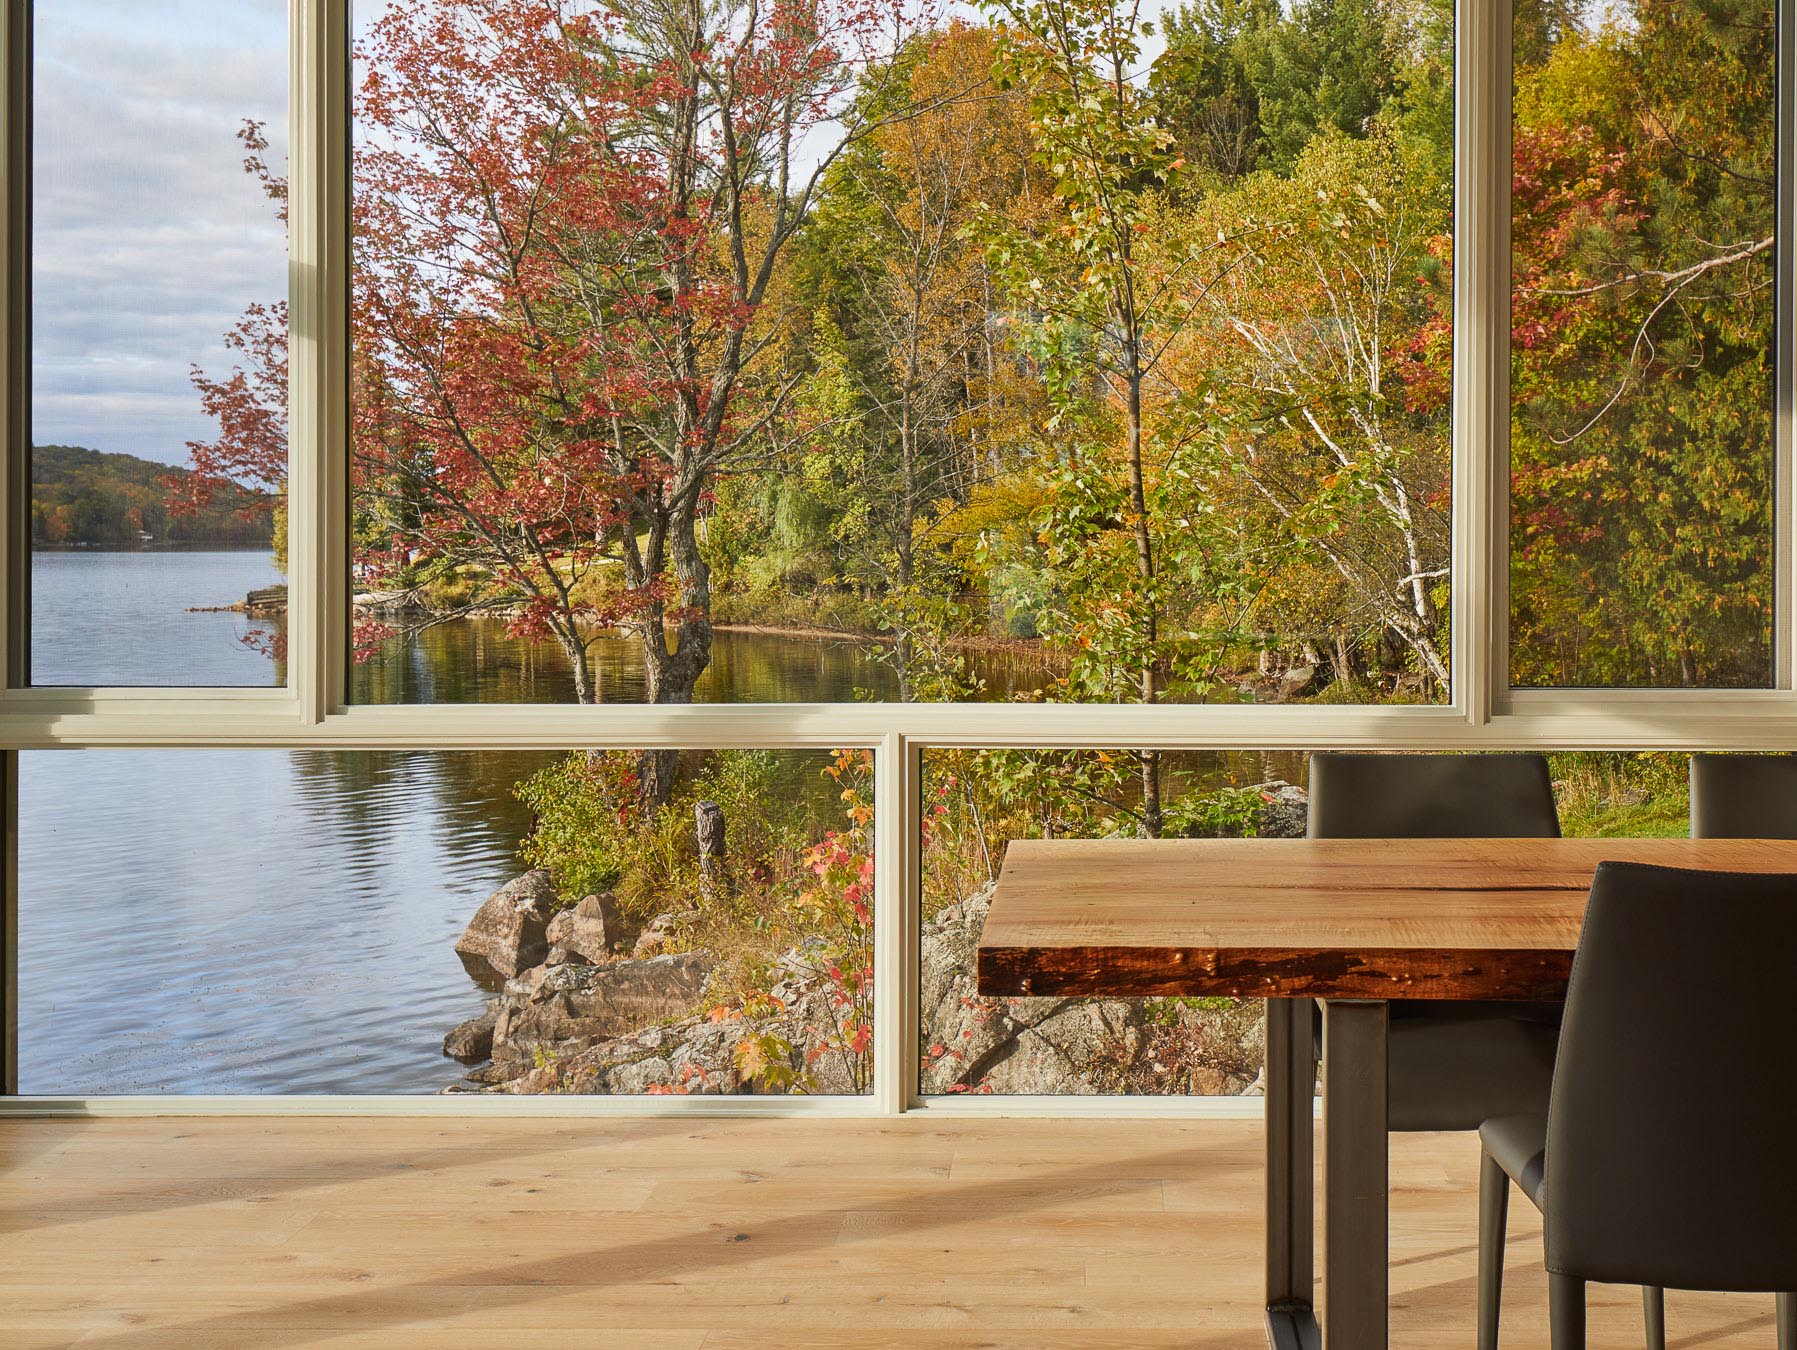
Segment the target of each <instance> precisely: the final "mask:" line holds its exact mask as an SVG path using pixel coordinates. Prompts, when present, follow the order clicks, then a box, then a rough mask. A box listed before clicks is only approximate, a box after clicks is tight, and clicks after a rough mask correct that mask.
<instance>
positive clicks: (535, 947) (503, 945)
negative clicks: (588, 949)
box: [455, 870, 555, 989]
mask: <svg viewBox="0 0 1797 1350" xmlns="http://www.w3.org/2000/svg"><path fill="white" fill-rule="evenodd" d="M554 908H555V885H554V883H553V882H552V881H550V879H549V873H547V872H544V871H541V870H538V871H532V872H526V873H525V874H524V875H523V876H521V877H518V878H516V879H515V880H513V881H510V882H507V883H506V884H505V885H504V886H502V887H500V888H499V889H498V890H497V891H494V892H493V894H492V895H490V896H489V897H488V898H487V901H486V903H485V904H483V905H482V906H481V907H480V909H479V910H477V911H476V912H475V915H474V917H473V918H472V919H470V920H469V921H468V927H467V928H466V929H464V930H463V932H462V936H461V937H459V938H457V939H456V944H455V949H456V955H458V956H460V957H461V958H462V965H463V966H464V967H466V968H467V971H468V974H469V975H470V976H471V977H472V978H473V979H474V981H475V982H476V983H477V984H479V985H481V986H483V987H484V988H488V989H497V988H499V987H500V985H502V984H503V983H504V982H505V981H506V980H509V979H510V978H511V977H512V976H514V975H516V974H518V973H519V972H520V971H523V970H528V969H529V968H530V967H532V966H535V965H541V964H542V961H543V958H544V957H545V956H547V955H548V954H549V942H548V939H547V930H548V925H549V915H550V913H551V912H552V911H553V910H554Z"/></svg>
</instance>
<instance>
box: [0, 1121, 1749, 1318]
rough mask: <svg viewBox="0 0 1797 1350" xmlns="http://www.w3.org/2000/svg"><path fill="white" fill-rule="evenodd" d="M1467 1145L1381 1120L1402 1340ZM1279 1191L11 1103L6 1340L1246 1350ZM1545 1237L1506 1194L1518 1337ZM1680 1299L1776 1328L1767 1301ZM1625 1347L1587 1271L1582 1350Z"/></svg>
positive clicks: (569, 1126)
mask: <svg viewBox="0 0 1797 1350" xmlns="http://www.w3.org/2000/svg"><path fill="white" fill-rule="evenodd" d="M1477 1162H1478V1146H1477V1143H1476V1141H1475V1140H1474V1139H1473V1138H1472V1137H1471V1136H1464V1135H1463V1136H1453V1135H1400V1136H1394V1137H1393V1140H1392V1178H1393V1211H1392V1238H1391V1259H1392V1294H1393V1311H1392V1344H1393V1345H1394V1346H1395V1347H1415V1348H1416V1350H1436V1347H1449V1346H1456V1345H1470V1344H1471V1343H1472V1327H1473V1298H1474V1288H1475V1283H1474V1279H1475V1269H1476V1256H1477V1250H1476V1243H1475V1234H1476V1219H1475V1216H1476V1210H1477V1200H1476V1196H1475V1193H1474V1191H1475V1184H1474V1183H1475V1180H1476V1176H1477ZM1261 1188H1262V1174H1261V1140H1260V1127H1259V1124H1258V1123H1257V1122H1255V1121H1251V1120H1201V1121H1165V1120H1135V1121H1131V1120H1066V1119H1062V1120H1044V1119H1020V1120H966V1121H952V1120H951V1121H944V1120H942V1119H941V1118H936V1119H926V1118H922V1117H918V1118H902V1119H899V1120H895V1121H845V1120H791V1121H779V1120H754V1121H727V1120H706V1121H670V1120H649V1121H645V1120H620V1121H601V1122H567V1121H528V1120H507V1121H478V1122H461V1121H458V1122H448V1123H444V1122H435V1121H424V1120H413V1121H408V1120H367V1121H364V1120H334V1121H318V1120H306V1119H302V1120H275V1119H268V1118H264V1119H239V1120H222V1119H211V1120H198V1121H196V1120H171V1119H163V1120H109V1121H80V1122H76V1121H48V1120H44V1121H23V1120H20V1121H6V1122H0V1345H4V1346H6V1347H7V1348H8V1350H11V1347H13V1346H19V1347H32V1348H33V1350H35V1347H40V1346H61V1345H79V1346H83V1347H108V1348H110V1350H160V1348H161V1347H177V1346H178V1347H183V1348H184V1350H185V1348H186V1347H196V1348H198V1350H206V1348H207V1347H225V1346H229V1347H232V1350H238V1348H239V1347H247V1346H254V1347H258V1350H260V1348H261V1347H270V1348H271V1350H281V1348H282V1347H302V1346H303V1347H307V1348H308V1350H310V1348H311V1347H340V1348H341V1350H362V1348H363V1347H373V1346H378V1347H382V1348H383V1350H385V1347H389V1346H406V1345H411V1344H427V1345H430V1346H443V1347H449V1350H457V1348H458V1347H463V1346H468V1347H473V1346H477V1345H478V1346H481V1347H483V1348H484V1347H486V1346H489V1345H492V1344H499V1343H510V1342H512V1341H514V1340H518V1339H524V1340H529V1339H533V1338H534V1339H536V1340H537V1341H538V1342H539V1343H542V1344H548V1345H559V1344H571V1343H576V1342H577V1341H578V1343H581V1344H587V1343H600V1344H603V1345H605V1346H606V1347H607V1350H613V1348H614V1347H635V1346H641V1347H644V1350H749V1348H750V1347H755V1348H757V1350H761V1348H765V1350H807V1348H808V1347H830V1350H837V1348H838V1347H845V1346H849V1347H853V1346H885V1345H889V1344H896V1343H899V1342H901V1341H902V1343H903V1344H904V1345H905V1346H906V1347H907V1350H959V1348H961V1347H966V1348H967V1350H972V1348H973V1347H982V1348H990V1347H1016V1348H1017V1350H1111V1348H1113V1347H1116V1348H1127V1350H1138V1348H1139V1350H1158V1348H1159V1347H1173V1346H1180V1347H1185V1346H1203V1347H1213V1348H1215V1347H1220V1348H1221V1350H1259V1347H1260V1346H1261V1345H1263V1344H1264V1339H1263V1337H1262V1333H1261V1329H1260V1311H1259V1293H1260V1278H1261V1261H1260V1256H1261V1253H1260V1243H1261V1223H1262V1219H1261V1200H1262V1194H1261ZM1540 1262H1541V1228H1540V1221H1539V1219H1538V1217H1537V1216H1535V1215H1534V1214H1533V1212H1532V1211H1531V1210H1530V1207H1529V1206H1528V1205H1527V1204H1526V1203H1521V1202H1519V1203H1517V1204H1516V1205H1514V1206H1513V1207H1512V1228H1511V1235H1510V1242H1509V1245H1508V1249H1507V1263H1508V1274H1507V1278H1506V1289H1505V1309H1504V1325H1505V1339H1504V1344H1505V1346H1506V1350H1543V1348H1544V1347H1545V1346H1546V1344H1547V1317H1546V1278H1545V1276H1544V1275H1543V1274H1542V1271H1541V1265H1540ZM1323 1292H1324V1297H1325V1298H1326V1293H1327V1291H1326V1289H1325V1290H1324V1291H1323ZM1667 1302H1668V1321H1669V1328H1670V1333H1671V1335H1670V1343H1671V1344H1672V1345H1673V1346H1674V1347H1690V1348H1691V1350H1735V1348H1736V1347H1739V1350H1750V1348H1751V1347H1769V1346H1770V1345H1771V1344H1772V1302H1771V1299H1770V1298H1759V1299H1756V1298H1751V1297H1746V1296H1740V1295H1695V1294H1681V1293H1678V1292H1674V1293H1673V1294H1671V1295H1669V1297H1668V1300H1667ZM1641 1339H1642V1336H1641V1321H1640V1308H1639V1301H1638V1295H1637V1294H1636V1292H1635V1291H1634V1290H1632V1289H1598V1290H1594V1291H1593V1296H1592V1337H1591V1346H1592V1348H1593V1350H1612V1348H1618V1350H1619V1348H1620V1347H1628V1350H1636V1348H1637V1347H1638V1346H1639V1345H1640V1344H1641Z"/></svg>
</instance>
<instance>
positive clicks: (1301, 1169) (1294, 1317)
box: [1266, 998, 1323, 1350]
mask: <svg viewBox="0 0 1797 1350" xmlns="http://www.w3.org/2000/svg"><path fill="white" fill-rule="evenodd" d="M1315 1007H1316V1005H1315V1004H1314V1003H1313V1002H1312V1001H1311V1000H1310V999H1307V998H1270V999H1268V1000H1267V1001H1266V1047H1267V1072H1266V1094H1267V1095H1266V1122H1267V1342H1268V1344H1270V1345H1271V1346H1272V1347H1273V1350H1320V1348H1321V1346H1322V1339H1323V1338H1322V1333H1321V1332H1320V1331H1319V1330H1318V1329H1317V1318H1316V1312H1315V1311H1314V1309H1313V1306H1312V1299H1313V1298H1314V1297H1315V1289H1314V1284H1315V1279H1314V1275H1313V1267H1314V1259H1315V1255H1314V1248H1315V1237H1314V1232H1313V1229H1314V1221H1313V1218H1312V1215H1313V1202H1314V1198H1313V1195H1312V1181H1311V1172H1312V1164H1313V1156H1314V1145H1313V1143H1312V1131H1313V1130H1314V1128H1315V1126H1314V1123H1313V1111H1312V1101H1313V1100H1314V1097H1315V1090H1316V1074H1317V1066H1316V1053H1315V1048H1314V1043H1313V1037H1314V1031H1313V1023H1314V1018H1315V1016H1316V1013H1315Z"/></svg>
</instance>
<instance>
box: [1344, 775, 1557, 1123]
mask: <svg viewBox="0 0 1797 1350" xmlns="http://www.w3.org/2000/svg"><path fill="white" fill-rule="evenodd" d="M1308 833H1309V835H1310V837H1311V838H1313V839H1404V838H1409V839H1419V838H1420V839H1438V838H1455V837H1465V838H1483V839H1492V838H1507V839H1523V838H1549V839H1552V838H1558V837H1559V834H1560V817H1559V813H1558V812H1557V811H1556V810H1555V807H1554V790H1553V784H1552V782H1551V781H1550V780H1549V778H1548V772H1547V760H1546V759H1545V758H1544V757H1543V756H1541V755H1373V754H1365V755H1357V754H1316V755H1312V756H1311V758H1310V817H1309V825H1308ZM1390 1019H1391V1020H1390V1032H1389V1039H1388V1041H1387V1046H1388V1049H1389V1053H1390V1070H1389V1115H1390V1121H1391V1128H1392V1129H1393V1130H1400V1131H1404V1130H1476V1129H1478V1128H1479V1125H1480V1123H1481V1122H1482V1121H1485V1120H1487V1119H1489V1118H1490V1117H1492V1116H1499V1115H1509V1114H1518V1113H1526V1112H1537V1111H1545V1110H1546V1109H1547V1093H1548V1085H1549V1082H1550V1080H1551V1078H1552V1076H1553V1068H1554V1043H1555V1041H1556V1039H1557V1038H1558V1035H1559V1020H1560V1006H1559V1004H1557V1003H1556V1004H1533V1003H1455V1002H1445V1001H1440V1000H1425V999H1416V1000H1405V999H1396V1000H1393V1001H1392V1003H1391V1013H1390Z"/></svg>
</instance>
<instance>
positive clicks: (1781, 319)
mask: <svg viewBox="0 0 1797 1350" xmlns="http://www.w3.org/2000/svg"><path fill="white" fill-rule="evenodd" d="M1777 22H1778V104H1777V107H1778V138H1777V143H1778V176H1777V177H1778V187H1777V192H1778V201H1777V206H1776V216H1775V219H1774V226H1773V228H1774V230H1775V232H1776V235H1777V239H1778V243H1777V246H1776V248H1777V253H1776V256H1777V268H1776V277H1777V292H1776V294H1777V306H1778V312H1777V317H1776V319H1775V323H1774V330H1773V331H1774V336H1773V346H1772V350H1773V354H1774V366H1773V369H1774V376H1773V380H1774V385H1773V399H1774V409H1773V447H1772V454H1773V469H1772V519H1773V548H1774V563H1773V568H1772V576H1773V586H1774V587H1775V590H1776V593H1775V595H1774V597H1773V601H1774V603H1773V620H1772V661H1773V674H1772V679H1773V683H1774V685H1775V686H1776V687H1777V688H1779V689H1791V688H1792V687H1793V686H1794V683H1797V618H1794V614H1797V547H1794V545H1793V532H1794V531H1797V498H1794V497H1793V481H1792V465H1793V461H1794V460H1797V266H1793V261H1794V258H1797V179H1793V175H1792V170H1793V165H1792V157H1793V156H1794V155H1797V71H1794V70H1793V69H1792V60H1793V56H1794V53H1793V51H1792V43H1793V41H1794V40H1797V0H1779V2H1778V6H1777Z"/></svg>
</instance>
